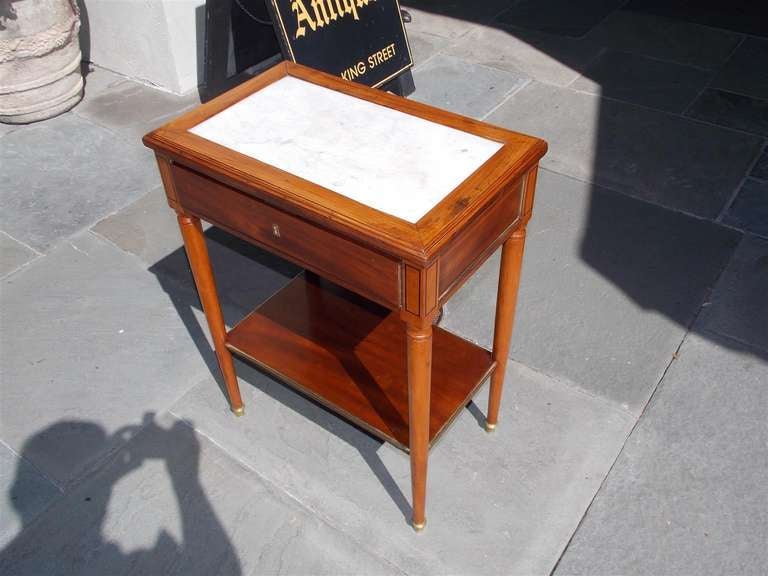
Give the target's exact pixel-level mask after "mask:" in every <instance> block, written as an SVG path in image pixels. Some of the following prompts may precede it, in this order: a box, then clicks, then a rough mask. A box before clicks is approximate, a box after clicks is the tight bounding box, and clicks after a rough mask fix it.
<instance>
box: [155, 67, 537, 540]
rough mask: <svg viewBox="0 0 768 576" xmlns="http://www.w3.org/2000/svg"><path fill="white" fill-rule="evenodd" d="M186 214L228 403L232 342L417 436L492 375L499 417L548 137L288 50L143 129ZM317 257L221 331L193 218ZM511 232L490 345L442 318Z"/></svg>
mask: <svg viewBox="0 0 768 576" xmlns="http://www.w3.org/2000/svg"><path fill="white" fill-rule="evenodd" d="M144 143H145V144H146V145H147V146H148V147H150V148H152V149H153V150H154V151H155V154H156V156H157V162H158V166H159V169H160V174H161V176H162V180H163V184H164V186H165V191H166V194H167V196H168V203H169V204H170V206H171V208H173V209H174V210H175V211H176V212H177V214H178V220H179V225H180V227H181V233H182V236H183V238H184V245H185V247H186V251H187V255H188V257H189V263H190V266H191V268H192V272H193V275H194V278H195V283H196V285H197V289H198V292H199V295H200V300H201V301H202V305H203V309H204V311H205V316H206V319H207V321H208V326H209V328H210V331H211V335H212V339H213V342H214V345H215V349H216V356H217V358H218V361H219V366H220V368H221V371H222V373H223V377H224V381H225V383H226V389H227V394H228V396H229V403H230V406H231V408H232V411H233V412H234V413H235V414H237V415H241V414H243V402H242V400H241V397H240V390H239V388H238V382H237V376H236V374H235V368H234V364H233V362H232V353H234V354H237V355H238V356H241V357H243V358H245V359H247V360H249V361H251V362H252V363H255V364H256V365H258V366H259V367H260V368H261V369H263V370H265V371H267V372H269V373H270V374H273V375H274V376H276V377H277V378H278V379H280V380H281V381H283V382H285V383H286V384H288V385H290V386H293V387H295V388H296V389H298V390H299V391H301V392H302V393H304V394H306V395H308V396H310V397H312V398H314V399H315V400H317V401H319V402H321V403H322V404H324V405H325V406H327V407H328V408H330V409H332V410H334V411H336V412H338V413H339V414H341V415H342V416H344V417H346V418H348V419H349V420H351V421H352V422H354V423H355V424H357V425H359V426H361V427H362V428H364V429H366V430H368V431H369V432H370V433H372V434H374V435H376V436H378V437H380V438H382V439H384V440H386V441H388V442H391V443H392V444H394V445H396V446H398V447H400V448H402V449H403V450H405V451H408V452H410V458H411V477H412V480H411V484H412V502H413V525H414V527H415V528H416V529H417V530H420V529H422V528H423V527H424V523H425V496H426V479H427V455H428V452H429V448H430V446H431V445H432V444H433V443H434V442H435V440H437V438H438V436H440V434H441V433H442V432H443V431H444V430H445V429H446V427H447V426H448V424H449V423H450V422H451V421H452V420H453V419H454V418H455V417H456V415H457V414H458V413H459V411H460V410H461V409H462V407H464V406H465V405H466V404H467V403H468V402H469V400H470V399H471V398H472V395H473V394H474V393H475V391H476V390H477V388H478V387H479V386H480V385H481V384H482V383H483V382H484V381H485V379H486V378H488V377H489V376H490V378H491V386H490V399H489V403H488V415H487V424H486V425H487V428H488V430H492V429H493V428H494V427H495V426H496V422H497V419H498V414H499V403H500V401H501V391H502V384H503V380H504V371H505V366H506V363H507V354H508V350H509V342H510V336H511V333H512V325H513V321H514V312H515V303H516V299H517V289H518V283H519V278H520V267H521V263H522V258H523V246H524V242H525V227H526V223H527V222H528V220H529V218H530V217H531V210H532V206H533V198H534V188H535V184H536V172H537V168H538V162H539V159H540V158H541V157H542V156H543V155H544V153H545V152H546V148H547V146H546V143H545V142H543V141H542V140H540V139H538V138H533V137H530V136H525V135H523V134H518V133H516V132H511V131H509V130H505V129H502V128H498V127H495V126H490V125H488V124H484V123H482V122H478V121H475V120H471V119H469V118H464V117H462V116H458V115H456V114H452V113H449V112H446V111H443V110H438V109H436V108H433V107H431V106H427V105H424V104H420V103H418V102H413V101H410V100H406V99H403V98H400V97H397V96H393V95H391V94H386V93H382V92H380V91H377V90H373V89H370V88H367V87H364V86H361V85H358V84H353V83H349V82H346V81H343V80H341V79H339V78H336V77H334V76H330V75H327V74H323V73H321V72H317V71H315V70H311V69H309V68H305V67H302V66H299V65H296V64H291V63H281V64H278V65H277V66H275V67H273V68H271V69H269V70H267V71H266V72H264V73H263V74H261V75H259V76H257V77H255V78H253V79H252V80H250V81H248V82H246V83H244V84H242V85H240V86H238V87H236V88H234V89H233V90H230V91H229V92H227V93H225V94H223V95H222V96H220V97H218V98H216V99H215V100H212V101H210V102H208V103H206V104H204V105H202V106H200V107H198V108H196V109H195V110H193V111H191V112H189V113H187V114H185V115H183V116H181V117H180V118H178V119H176V120H174V121H172V122H170V123H168V124H166V125H164V126H162V127H161V128H158V129H157V130H155V131H153V132H151V133H149V134H147V135H146V136H145V137H144ZM201 219H202V220H206V221H208V222H211V223H213V224H214V225H216V226H218V227H220V228H222V229H224V230H227V231H229V232H231V233H232V234H235V235H237V236H240V237H242V238H244V239H245V240H247V241H249V242H252V243H254V244H257V245H259V246H261V247H263V248H265V249H266V250H269V251H271V252H273V253H275V254H278V255H280V256H282V257H283V258H286V259H288V260H291V261H293V262H295V263H297V264H299V265H301V266H303V267H304V268H305V269H306V270H307V272H305V273H304V274H302V275H300V276H298V277H297V278H296V279H294V280H293V281H292V282H290V283H289V284H288V285H287V286H286V287H285V288H284V289H283V290H281V291H280V292H279V293H278V294H276V295H275V296H273V297H272V298H270V299H269V300H268V301H267V302H266V303H265V304H263V305H262V306H260V307H259V308H257V309H256V310H255V311H253V312H252V313H251V314H250V315H249V316H247V317H246V318H245V319H244V320H242V321H241V322H240V323H239V324H238V325H237V326H235V327H234V328H232V329H231V330H229V331H227V329H226V326H225V325H224V321H223V318H222V314H221V308H220V304H219V300H218V296H217V293H216V285H215V282H214V276H213V273H212V270H211V264H210V261H209V258H208V252H207V249H206V243H205V238H204V236H203V232H202V227H201V223H200V221H201ZM499 246H502V253H501V254H502V256H501V272H500V277H499V287H498V300H497V309H496V319H495V332H494V340H493V350H492V351H488V350H485V349H484V348H481V347H479V346H476V345H475V344H472V343H471V342H468V341H466V340H464V339H462V338H459V337H458V336H455V335H453V334H451V333H450V332H447V331H445V330H443V329H441V328H439V327H437V326H434V325H433V322H434V320H435V318H436V316H437V315H438V312H439V310H440V309H441V307H442V305H443V304H444V303H445V302H446V301H447V300H448V299H449V298H450V297H451V295H452V294H454V293H455V292H456V291H457V290H458V289H459V288H460V287H461V285H462V284H463V283H464V282H465V281H466V280H467V279H468V278H469V277H470V275H471V274H472V273H473V272H474V271H475V270H476V269H477V268H478V267H479V266H480V265H481V264H482V263H483V262H484V261H485V260H486V259H487V258H488V257H489V256H490V255H491V254H492V253H493V252H494V251H495V250H496V249H497V248H498V247H499Z"/></svg>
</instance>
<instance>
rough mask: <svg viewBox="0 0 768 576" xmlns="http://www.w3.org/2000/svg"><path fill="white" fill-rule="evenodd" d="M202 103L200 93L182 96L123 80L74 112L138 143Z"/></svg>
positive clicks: (85, 102) (81, 104)
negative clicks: (151, 132)
mask: <svg viewBox="0 0 768 576" xmlns="http://www.w3.org/2000/svg"><path fill="white" fill-rule="evenodd" d="M199 104H200V98H199V96H198V94H197V92H193V93H191V94H188V95H185V96H178V95H176V94H171V93H169V92H163V91H162V90H157V89H155V88H150V87H149V86H145V85H143V84H140V83H139V82H134V81H133V80H123V81H122V82H118V83H116V84H111V85H109V89H105V90H102V91H101V92H99V93H98V94H96V95H95V96H93V97H91V98H88V99H87V100H85V101H83V102H81V103H80V104H79V105H78V106H77V107H76V108H75V109H74V110H73V111H74V113H76V114H77V115H78V116H81V117H83V118H87V119H88V120H90V121H91V122H93V123H94V124H99V125H101V126H104V127H106V128H109V129H111V130H114V131H116V132H119V133H121V134H123V135H124V136H125V137H127V138H131V139H134V140H137V141H138V140H140V139H141V137H142V136H144V134H146V133H147V132H149V131H150V130H154V129H155V128H157V127H159V126H161V125H162V124H165V123H166V122H168V121H170V120H172V119H173V118H175V117H176V116H178V115H180V114H181V113H182V112H184V111H186V110H189V109H191V108H193V107H194V106H196V105H199Z"/></svg>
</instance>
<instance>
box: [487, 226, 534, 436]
mask: <svg viewBox="0 0 768 576" xmlns="http://www.w3.org/2000/svg"><path fill="white" fill-rule="evenodd" d="M524 248H525V228H522V229H520V230H517V231H516V232H514V233H513V234H512V236H510V237H509V238H508V239H507V241H506V242H504V245H503V247H502V249H501V270H500V271H499V291H498V296H497V298H496V323H495V327H494V332H493V360H494V361H495V362H496V368H495V370H494V371H493V376H492V377H491V392H490V396H489V398H488V417H487V419H486V424H485V427H486V429H487V430H488V431H489V432H490V431H491V430H493V429H494V428H496V423H497V422H498V420H499V406H500V405H501V391H502V388H503V387H504V373H505V372H506V368H507V358H508V356H509V342H510V340H511V339H512V328H513V326H514V324H515V307H516V305H517V289H518V287H519V286H520V271H521V268H522V264H523V249H524Z"/></svg>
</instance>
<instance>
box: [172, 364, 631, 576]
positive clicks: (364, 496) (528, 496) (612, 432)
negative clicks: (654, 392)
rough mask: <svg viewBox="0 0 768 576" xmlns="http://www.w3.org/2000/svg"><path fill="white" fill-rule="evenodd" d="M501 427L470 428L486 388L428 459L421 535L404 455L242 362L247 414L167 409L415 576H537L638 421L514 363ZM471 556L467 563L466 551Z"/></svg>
mask: <svg viewBox="0 0 768 576" xmlns="http://www.w3.org/2000/svg"><path fill="white" fill-rule="evenodd" d="M510 364H511V366H510V367H509V369H508V374H507V383H508V384H507V389H506V393H505V400H504V402H503V403H502V414H501V420H500V424H499V427H498V428H497V430H496V431H495V432H494V433H493V434H490V435H489V434H488V433H486V432H485V431H484V430H483V429H482V428H481V427H480V425H479V421H481V420H482V418H483V417H482V412H481V409H480V408H479V407H478V406H482V409H483V410H484V409H485V405H486V398H487V389H486V388H483V389H482V390H481V391H480V392H479V393H478V395H477V396H476V398H475V402H476V403H477V404H473V405H472V410H471V411H470V410H464V411H463V412H462V413H461V414H460V415H459V417H458V419H457V420H456V421H455V422H454V424H453V425H452V427H451V428H450V429H449V430H448V431H447V432H446V433H445V435H444V436H443V437H442V438H441V439H440V440H439V441H438V443H437V444H436V446H435V447H434V448H433V449H432V451H431V452H430V463H429V480H428V497H427V501H428V508H427V528H426V530H425V531H424V532H423V533H422V534H420V535H419V536H418V537H415V536H414V533H413V529H412V528H411V527H410V525H409V523H408V519H409V518H410V514H411V510H410V503H409V502H410V488H409V486H410V466H409V460H408V457H407V456H406V455H405V454H404V453H402V452H400V451H399V450H397V449H395V448H392V447H390V446H388V445H381V443H380V442H379V441H378V440H375V439H373V438H372V437H370V436H368V435H367V434H365V433H364V432H362V431H360V430H358V429H357V428H354V427H353V426H351V425H349V424H347V423H346V422H345V421H343V420H341V419H339V418H338V417H336V416H334V415H332V414H329V413H328V412H327V411H325V410H324V409H322V408H319V407H318V406H317V405H315V404H313V403H311V402H310V401H308V400H306V399H304V398H303V397H301V396H299V395H297V394H295V393H294V392H292V391H290V390H289V389H288V388H286V387H285V386H284V385H282V384H278V383H276V382H274V381H273V380H271V379H270V378H268V377H267V376H265V375H263V374H261V373H260V372H257V371H256V370H254V369H252V368H249V367H247V366H245V365H244V364H242V363H238V366H237V368H238V373H239V375H240V377H241V389H242V392H243V397H244V402H245V416H244V417H242V418H240V419H235V418H233V417H232V416H231V415H229V414H228V413H227V410H226V405H225V402H224V400H223V397H222V396H221V393H220V391H219V390H218V389H217V387H216V385H215V384H214V383H213V382H212V381H211V382H207V383H201V384H200V385H198V386H197V387H196V388H195V389H194V390H191V391H190V392H189V393H188V394H187V395H185V396H184V397H183V398H182V399H181V400H180V401H179V402H178V403H177V404H176V406H174V407H173V408H172V412H173V413H174V414H175V415H177V416H179V417H183V418H187V419H190V420H193V421H194V423H195V426H196V428H197V430H198V431H199V432H200V433H201V434H202V435H205V436H206V437H209V438H211V439H213V441H214V442H216V444H217V445H219V446H221V447H222V448H223V449H225V450H226V451H227V452H228V453H230V454H232V455H233V456H234V457H235V458H237V459H238V460H240V461H242V462H244V463H246V464H248V465H251V466H254V467H255V468H257V469H258V470H259V472H260V473H262V474H264V476H265V477H266V479H267V481H269V482H273V483H274V484H275V485H276V486H279V487H280V488H281V489H283V490H285V491H286V492H288V493H289V494H291V495H292V496H293V497H294V498H296V499H297V500H299V501H301V502H303V503H304V504H305V505H306V506H307V507H308V508H310V509H312V510H314V511H315V513H316V514H317V515H318V516H320V517H323V518H326V519H327V521H328V522H329V523H331V524H333V525H335V526H338V527H340V528H341V529H343V530H344V532H345V533H346V534H348V535H350V537H352V538H355V539H356V540H358V541H360V542H364V543H367V545H368V546H370V547H371V551H372V552H373V553H374V554H376V555H377V556H379V557H381V558H383V559H384V560H386V561H387V562H388V563H390V564H392V565H394V566H396V567H397V568H398V569H399V570H401V571H402V572H406V573H410V574H471V573H475V572H477V570H478V561H479V559H481V558H482V565H483V570H484V571H486V572H489V573H508V574H546V573H548V572H549V571H550V570H551V569H552V567H553V565H554V563H555V562H556V560H557V557H558V556H559V554H560V552H561V550H562V549H563V548H564V546H565V544H566V542H567V540H568V538H569V537H570V534H571V533H572V532H573V530H574V529H575V527H576V524H577V523H578V521H579V518H580V516H581V514H582V513H583V511H584V510H585V508H586V506H587V505H588V503H589V501H590V499H591V498H592V495H593V494H594V492H595V491H596V490H597V488H598V486H599V483H600V480H601V478H602V476H603V475H604V474H605V473H606V471H607V469H608V468H609V467H610V465H611V462H612V460H613V458H615V455H616V453H617V452H618V450H619V449H620V446H621V445H622V443H623V441H624V439H625V438H626V435H627V434H628V433H629V430H630V428H631V426H632V424H633V422H634V417H633V416H632V415H630V414H628V413H627V412H626V411H624V410H621V409H618V408H617V407H616V406H615V405H613V404H611V403H609V402H606V401H605V400H602V399H599V398H594V397H592V396H590V395H587V394H585V393H584V392H582V391H581V390H579V389H578V388H575V387H573V386H571V385H569V384H567V383H563V382H558V381H555V380H552V379H550V378H547V377H546V376H544V375H542V374H539V373H536V372H533V371H531V370H529V369H527V368H525V367H523V366H521V365H518V364H513V363H510ZM468 551H471V553H468Z"/></svg>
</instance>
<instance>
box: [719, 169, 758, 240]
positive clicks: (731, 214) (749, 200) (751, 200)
mask: <svg viewBox="0 0 768 576" xmlns="http://www.w3.org/2000/svg"><path fill="white" fill-rule="evenodd" d="M724 222H725V223H726V224H730V225H731V226H736V227H737V228H741V229H742V230H746V231H748V232H751V233H753V234H758V235H760V236H765V237H768V182H765V181H762V180H754V179H752V178H748V179H747V180H745V181H744V185H743V186H742V187H741V190H739V195H738V196H737V197H736V200H734V202H733V204H732V205H731V207H730V208H729V209H728V213H727V214H726V215H725V218H724Z"/></svg>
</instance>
